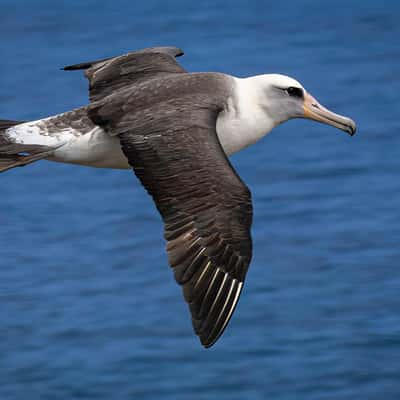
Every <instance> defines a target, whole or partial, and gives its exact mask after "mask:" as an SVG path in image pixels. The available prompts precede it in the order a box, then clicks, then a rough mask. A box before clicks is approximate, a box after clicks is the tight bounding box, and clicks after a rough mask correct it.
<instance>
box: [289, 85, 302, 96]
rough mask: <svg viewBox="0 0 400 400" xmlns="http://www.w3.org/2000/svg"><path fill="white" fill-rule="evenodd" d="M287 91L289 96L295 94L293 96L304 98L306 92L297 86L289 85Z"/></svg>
mask: <svg viewBox="0 0 400 400" xmlns="http://www.w3.org/2000/svg"><path fill="white" fill-rule="evenodd" d="M286 92H287V93H288V94H289V96H293V97H299V98H302V97H303V95H304V93H303V89H300V88H297V87H293V86H291V87H288V88H287V89H286Z"/></svg>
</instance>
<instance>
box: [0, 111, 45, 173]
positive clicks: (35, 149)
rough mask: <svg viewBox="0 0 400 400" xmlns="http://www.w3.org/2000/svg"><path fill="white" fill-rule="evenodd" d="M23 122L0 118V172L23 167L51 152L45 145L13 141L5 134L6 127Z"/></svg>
mask: <svg viewBox="0 0 400 400" xmlns="http://www.w3.org/2000/svg"><path fill="white" fill-rule="evenodd" d="M23 123H24V121H10V120H4V119H2V120H0V172H5V171H7V170H9V169H11V168H15V167H23V166H24V165H27V164H30V163H32V162H34V161H38V160H41V159H42V158H45V157H46V156H47V155H49V154H50V153H51V151H49V148H48V147H47V146H40V145H31V144H29V145H26V144H22V143H15V142H14V141H13V140H12V139H11V138H10V137H9V136H8V135H7V129H9V128H12V127H13V126H15V125H19V124H23Z"/></svg>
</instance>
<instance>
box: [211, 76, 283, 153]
mask: <svg viewBox="0 0 400 400" xmlns="http://www.w3.org/2000/svg"><path fill="white" fill-rule="evenodd" d="M257 78H258V77H257V76H254V77H250V78H233V81H234V91H233V95H232V96H231V97H230V98H229V99H228V103H227V106H226V109H225V110H224V111H223V112H221V114H220V115H219V117H218V120H217V133H218V138H219V140H220V142H221V145H222V147H223V149H224V151H225V153H226V154H227V155H231V154H233V153H236V152H238V151H240V150H242V149H244V148H246V147H248V146H250V145H251V144H253V143H256V142H257V141H258V140H260V139H261V138H262V137H263V136H265V135H266V134H267V133H269V132H270V131H271V129H272V128H273V127H274V126H275V125H276V124H275V122H274V121H273V120H272V118H271V117H270V116H269V115H268V114H267V113H266V112H265V110H264V109H263V108H262V107H261V104H262V95H263V93H262V92H261V90H260V85H259V84H258V79H257Z"/></svg>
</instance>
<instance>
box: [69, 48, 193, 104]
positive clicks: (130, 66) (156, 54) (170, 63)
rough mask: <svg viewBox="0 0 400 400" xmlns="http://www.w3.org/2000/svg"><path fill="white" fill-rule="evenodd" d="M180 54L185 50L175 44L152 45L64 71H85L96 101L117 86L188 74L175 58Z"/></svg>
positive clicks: (76, 65)
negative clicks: (170, 45) (165, 76)
mask: <svg viewBox="0 0 400 400" xmlns="http://www.w3.org/2000/svg"><path fill="white" fill-rule="evenodd" d="M181 55H183V51H182V50H181V49H178V48H176V47H151V48H147V49H143V50H139V51H134V52H130V53H127V54H124V55H121V56H118V57H111V58H105V59H101V60H96V61H88V62H84V63H80V64H75V65H70V66H67V67H64V70H66V71H73V70H80V69H83V70H85V76H86V77H87V78H88V79H89V91H90V100H91V101H97V100H100V99H102V98H104V97H106V96H108V95H109V94H111V93H113V92H115V91H116V90H118V89H121V88H124V87H126V86H129V85H132V84H138V83H140V82H143V81H145V80H148V79H152V78H155V77H159V76H160V75H162V74H178V73H185V72H186V71H185V70H184V69H183V68H182V67H181V66H180V65H179V64H178V63H177V62H176V60H175V57H179V56H181Z"/></svg>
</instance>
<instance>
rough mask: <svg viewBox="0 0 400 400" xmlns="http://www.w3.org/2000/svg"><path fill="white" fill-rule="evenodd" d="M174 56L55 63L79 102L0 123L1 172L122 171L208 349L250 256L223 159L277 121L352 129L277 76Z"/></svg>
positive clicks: (238, 196) (243, 199)
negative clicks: (58, 167)
mask: <svg viewBox="0 0 400 400" xmlns="http://www.w3.org/2000/svg"><path fill="white" fill-rule="evenodd" d="M181 54H182V52H181V51H180V50H179V49H176V48H171V47H164V48H152V49H144V50H142V51H138V52H133V53H128V54H126V55H123V56H120V57H115V58H110V59H104V60H98V61H93V62H87V63H82V64H77V65H73V66H70V67H66V68H65V69H66V70H77V69H83V70H85V75H86V76H87V78H88V79H89V82H90V100H91V103H90V104H89V105H88V106H85V107H82V108H79V109H77V110H73V111H70V112H66V113H64V114H60V115H56V116H53V117H48V118H44V119H40V120H37V121H31V122H25V123H17V122H15V121H0V172H2V171H5V170H7V169H10V168H14V167H16V166H22V165H26V164H29V163H31V162H34V161H37V160H39V159H47V160H51V161H57V162H64V163H73V164H79V165H85V166H91V167H99V168H116V169H127V168H133V169H134V172H135V174H136V175H137V177H138V178H139V179H140V180H141V182H142V184H143V185H144V186H145V188H146V189H147V191H148V192H149V194H150V195H151V196H152V197H153V200H154V202H155V204H156V206H157V209H158V211H159V212H160V214H161V216H162V218H163V221H164V225H165V234H164V236H165V238H166V240H167V242H168V243H167V252H168V257H169V263H170V265H171V267H172V268H173V270H174V274H175V279H176V280H177V282H178V283H179V284H180V285H182V287H183V294H184V297H185V300H186V301H187V303H188V305H189V308H190V312H191V314H192V322H193V326H194V330H195V332H196V334H198V335H199V337H200V340H201V342H202V344H203V345H204V346H206V347H209V346H211V345H212V344H213V343H215V341H216V340H217V339H218V338H219V336H220V335H221V334H222V332H223V331H224V329H225V327H226V325H227V323H228V321H229V319H230V317H231V316H232V313H233V311H234V309H235V306H236V304H237V301H238V299H239V295H240V292H241V289H242V286H243V282H244V279H245V274H246V272H247V269H248V266H249V264H250V260H251V254H252V243H251V235H250V227H251V221H252V205H251V195H250V192H249V190H248V188H247V187H246V185H245V184H244V183H243V182H242V181H241V179H240V177H239V176H238V175H237V174H236V172H235V171H234V169H233V168H232V166H231V165H230V163H229V160H228V159H227V156H229V155H231V154H233V153H235V152H237V151H240V150H241V149H243V148H245V147H247V146H249V145H251V144H253V143H255V142H257V141H258V140H259V139H260V138H262V137H263V136H265V135H266V134H267V133H268V132H270V131H271V130H272V129H273V128H274V127H275V126H277V125H278V124H280V123H282V122H284V121H286V120H288V119H290V118H301V117H307V118H311V119H314V120H317V121H320V122H324V123H328V124H330V125H333V126H336V127H338V128H340V129H343V130H345V131H347V132H348V133H350V134H354V132H355V124H354V122H353V121H351V120H350V119H348V118H346V117H342V116H340V115H337V114H334V113H332V112H330V111H328V110H327V109H325V108H324V107H322V106H321V105H320V104H319V103H318V102H317V101H316V100H315V99H314V98H313V97H312V96H311V95H309V94H308V93H307V92H306V91H305V89H304V88H303V87H302V86H301V85H300V83H299V82H297V81H296V80H294V79H292V78H289V77H286V76H283V75H276V74H270V75H260V76H255V77H249V78H235V77H233V76H230V75H226V74H221V73H207V72H205V73H187V72H186V71H185V70H184V69H183V68H182V67H181V66H180V65H179V64H178V63H177V62H176V61H175V57H176V56H179V55H181Z"/></svg>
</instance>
